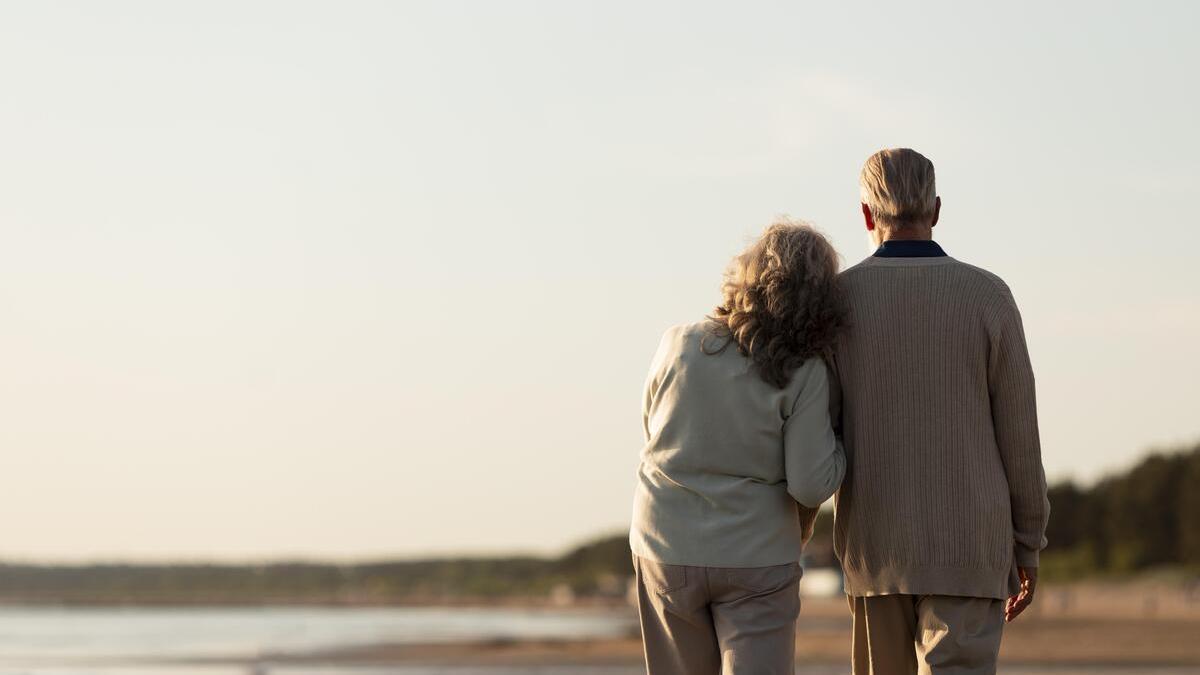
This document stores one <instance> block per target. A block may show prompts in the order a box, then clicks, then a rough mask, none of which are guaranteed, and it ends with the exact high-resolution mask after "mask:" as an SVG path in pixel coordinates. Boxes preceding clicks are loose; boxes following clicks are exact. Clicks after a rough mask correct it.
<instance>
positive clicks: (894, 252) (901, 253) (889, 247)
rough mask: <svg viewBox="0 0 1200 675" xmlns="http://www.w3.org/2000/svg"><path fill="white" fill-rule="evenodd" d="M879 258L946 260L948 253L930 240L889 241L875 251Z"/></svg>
mask: <svg viewBox="0 0 1200 675" xmlns="http://www.w3.org/2000/svg"><path fill="white" fill-rule="evenodd" d="M875 257H877V258H944V257H946V252H945V251H943V250H942V247H941V246H938V245H937V242H936V241H933V240H930V239H889V240H887V241H885V242H883V245H882V246H880V247H879V248H878V249H876V251H875Z"/></svg>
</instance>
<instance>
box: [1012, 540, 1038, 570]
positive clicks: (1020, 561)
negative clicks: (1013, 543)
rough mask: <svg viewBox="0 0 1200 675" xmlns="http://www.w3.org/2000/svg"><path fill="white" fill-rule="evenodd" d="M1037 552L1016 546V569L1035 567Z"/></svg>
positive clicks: (1036, 564)
mask: <svg viewBox="0 0 1200 675" xmlns="http://www.w3.org/2000/svg"><path fill="white" fill-rule="evenodd" d="M1038 557H1039V551H1037V550H1035V549H1032V548H1026V547H1024V546H1020V545H1018V546H1017V548H1016V551H1015V562H1016V564H1017V567H1037V566H1038Z"/></svg>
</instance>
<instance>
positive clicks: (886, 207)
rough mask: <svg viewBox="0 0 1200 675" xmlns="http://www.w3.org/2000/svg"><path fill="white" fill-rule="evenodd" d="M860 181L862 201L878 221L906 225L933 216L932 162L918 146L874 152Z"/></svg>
mask: <svg viewBox="0 0 1200 675" xmlns="http://www.w3.org/2000/svg"><path fill="white" fill-rule="evenodd" d="M858 183H859V188H860V190H861V194H862V202H863V203H864V204H866V205H867V207H868V208H870V209H871V217H872V218H874V219H875V222H876V223H877V224H879V225H882V226H884V227H890V228H897V229H904V228H906V227H912V226H914V225H919V224H921V223H922V221H925V220H930V219H932V218H933V213H934V210H935V208H936V206H935V205H936V203H937V186H936V184H935V183H934V178H933V162H931V161H929V160H928V159H927V158H926V157H925V156H924V155H922V154H921V153H919V152H917V151H916V150H912V149H909V148H889V149H887V150H880V151H879V152H877V153H875V154H873V155H871V156H870V157H868V158H867V163H866V164H864V165H863V169H862V173H861V174H860V175H859V178H858Z"/></svg>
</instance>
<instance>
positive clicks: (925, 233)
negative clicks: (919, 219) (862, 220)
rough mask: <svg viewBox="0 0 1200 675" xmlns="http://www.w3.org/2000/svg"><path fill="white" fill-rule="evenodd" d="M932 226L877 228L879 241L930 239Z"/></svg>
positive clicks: (931, 238) (931, 237)
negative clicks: (896, 228)
mask: <svg viewBox="0 0 1200 675" xmlns="http://www.w3.org/2000/svg"><path fill="white" fill-rule="evenodd" d="M932 240H933V227H931V226H929V225H924V226H921V227H906V228H904V229H902V230H885V229H882V228H881V229H880V230H879V243H881V244H882V243H883V242H885V241H932Z"/></svg>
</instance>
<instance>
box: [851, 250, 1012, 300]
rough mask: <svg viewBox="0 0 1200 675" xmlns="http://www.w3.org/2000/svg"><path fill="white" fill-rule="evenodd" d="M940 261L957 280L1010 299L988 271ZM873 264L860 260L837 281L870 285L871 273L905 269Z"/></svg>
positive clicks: (1001, 283)
mask: <svg viewBox="0 0 1200 675" xmlns="http://www.w3.org/2000/svg"><path fill="white" fill-rule="evenodd" d="M942 260H944V261H945V262H944V263H943V264H941V265H939V266H940V267H942V268H943V269H947V270H950V271H952V273H953V274H954V275H955V276H957V277H958V278H960V279H970V280H973V281H976V282H978V283H979V284H980V285H982V286H983V287H984V288H985V289H987V290H989V291H992V292H994V293H995V294H996V295H997V296H1001V297H1005V298H1011V297H1012V291H1011V290H1010V289H1009V287H1008V284H1007V283H1005V282H1004V279H1001V278H1000V276H999V275H998V274H995V273H994V272H990V271H988V270H986V269H984V268H982V267H979V266H977V265H972V264H970V263H966V262H963V261H962V260H959V259H958V258H950V257H947V258H943V259H942ZM874 263H876V260H875V259H874V258H873V257H868V258H866V259H864V260H862V261H861V262H859V263H858V264H856V265H852V266H850V267H848V268H846V269H845V270H842V272H841V274H839V275H838V276H839V279H840V281H841V282H842V283H843V284H850V285H853V284H856V283H863V282H866V283H871V282H870V281H867V280H869V279H871V277H872V274H871V273H872V272H877V271H883V270H896V269H905V268H898V267H889V266H886V265H880V264H874ZM907 269H914V268H912V267H909V268H907ZM880 283H887V282H884V281H883V280H882V279H880Z"/></svg>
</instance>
